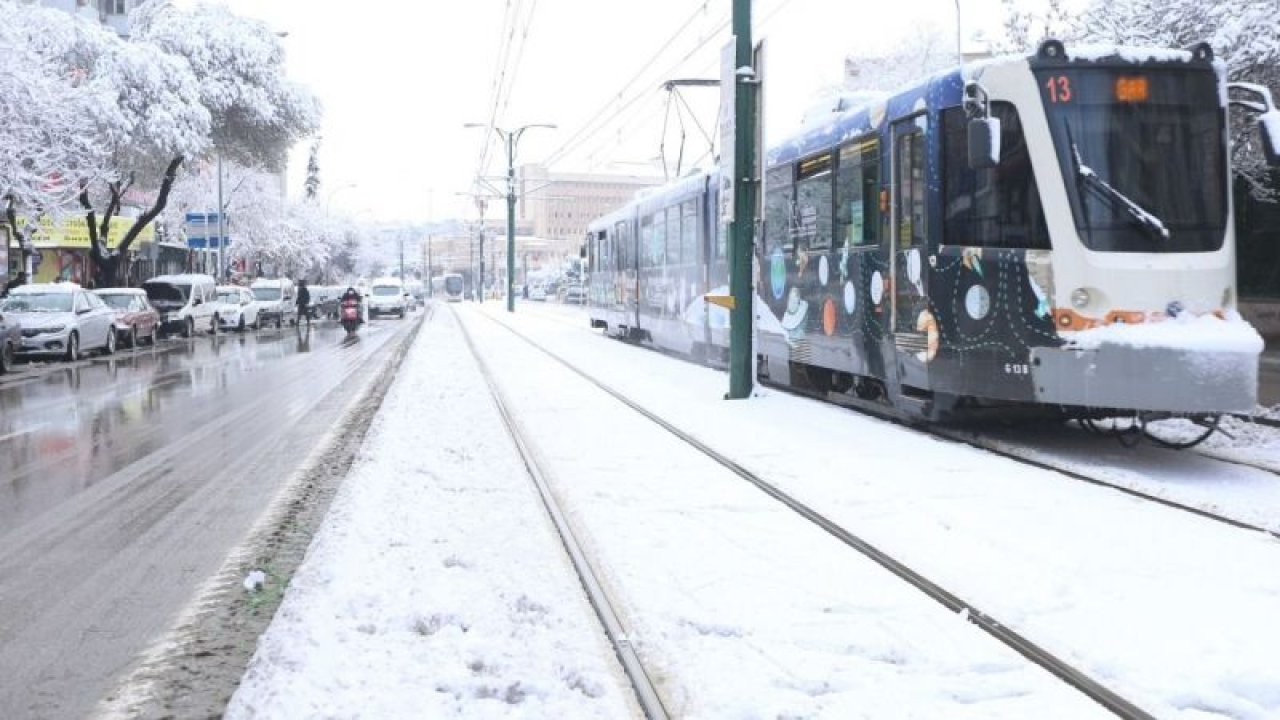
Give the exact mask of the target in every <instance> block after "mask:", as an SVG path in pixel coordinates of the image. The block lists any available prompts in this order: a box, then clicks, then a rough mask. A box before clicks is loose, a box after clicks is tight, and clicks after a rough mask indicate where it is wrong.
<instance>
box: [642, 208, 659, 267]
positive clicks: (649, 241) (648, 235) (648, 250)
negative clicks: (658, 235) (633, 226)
mask: <svg viewBox="0 0 1280 720" xmlns="http://www.w3.org/2000/svg"><path fill="white" fill-rule="evenodd" d="M639 252H640V267H642V268H651V267H653V266H654V265H656V264H657V263H655V262H654V261H653V218H652V217H643V218H640V248H639Z"/></svg>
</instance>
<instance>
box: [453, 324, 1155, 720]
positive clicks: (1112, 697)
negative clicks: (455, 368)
mask: <svg viewBox="0 0 1280 720" xmlns="http://www.w3.org/2000/svg"><path fill="white" fill-rule="evenodd" d="M484 317H485V318H486V319H488V320H490V321H492V322H493V323H494V324H496V325H499V326H501V327H502V328H503V329H505V330H507V331H509V332H510V333H511V334H512V335H514V336H515V337H517V338H519V339H520V340H522V341H523V342H525V343H527V344H528V345H529V346H531V347H533V348H534V349H536V350H537V351H539V352H540V353H542V354H543V355H545V356H547V357H548V358H550V359H552V360H553V361H555V363H557V364H559V365H561V366H562V367H564V368H566V369H567V370H569V371H570V372H571V373H573V374H574V375H576V376H578V377H580V378H581V379H583V380H584V381H586V382H587V383H589V384H590V385H592V386H594V387H596V388H598V389H599V390H601V391H603V392H604V393H606V394H607V395H609V396H611V397H613V398H614V399H616V400H618V401H619V402H620V403H622V404H623V405H626V406H627V407H628V408H630V409H631V410H633V411H635V412H636V413H638V414H639V415H640V416H642V417H644V418H645V419H646V420H648V421H650V422H652V423H653V424H655V425H657V426H658V427H660V428H662V429H663V430H665V431H666V432H668V433H670V434H671V435H672V436H674V437H676V438H678V439H679V440H680V441H682V442H683V443H684V444H686V445H688V446H689V447H691V448H693V449H695V450H697V451H698V452H699V453H702V454H703V455H704V456H706V457H707V458H709V459H710V460H712V461H713V462H715V463H717V464H718V465H720V466H722V467H723V468H725V469H727V470H728V471H730V472H731V473H733V474H734V475H737V476H738V477H739V478H741V479H743V480H745V481H746V482H748V483H749V484H751V485H752V486H754V487H755V488H757V489H758V490H760V491H761V492H763V493H764V494H766V495H767V496H769V497H770V498H772V499H774V500H776V501H778V502H779V503H781V504H782V505H783V506H785V507H786V508H788V509H789V510H791V511H793V512H794V513H795V514H797V515H799V516H800V517H802V518H804V519H805V520H807V521H809V522H810V523H812V524H813V525H814V526H816V527H818V528H819V529H821V530H822V531H823V532H825V533H827V534H828V535H830V536H832V537H834V538H835V539H836V540H838V541H840V542H841V543H843V544H845V545H847V546H848V547H850V548H852V549H854V550H856V551H857V552H858V553H860V554H862V555H863V556H864V557H866V558H867V559H869V560H871V561H872V562H874V563H876V564H877V565H879V566H880V567H882V568H884V569H885V570H887V571H889V572H890V573H892V574H893V575H894V576H896V577H897V578H899V579H901V580H902V581H904V582H906V583H907V584H909V585H910V586H912V587H913V588H915V589H916V590H918V591H919V592H921V593H923V594H924V595H925V596H927V597H928V598H930V599H931V600H933V601H935V602H936V603H938V604H940V605H942V606H943V607H945V608H946V609H948V610H950V611H952V612H955V613H958V614H960V615H961V616H962V617H964V618H966V619H967V620H968V621H970V622H971V623H973V624H974V625H976V626H977V627H978V628H980V629H981V630H983V631H984V632H985V633H987V634H988V635H989V636H991V637H992V638H994V639H995V640H997V641H998V642H1000V643H1001V644H1003V645H1005V646H1006V647H1008V648H1010V649H1012V650H1013V651H1015V652H1016V653H1018V654H1019V655H1021V656H1022V657H1024V658H1026V659H1027V660H1029V661H1030V662H1032V663H1034V664H1036V665H1038V666H1039V667H1041V668H1043V669H1044V670H1046V671H1047V672H1049V673H1050V674H1052V675H1053V676H1054V677H1056V678H1058V679H1059V680H1061V681H1063V682H1064V683H1066V684H1067V685H1069V686H1070V687H1072V688H1074V689H1076V690H1077V691H1079V692H1080V693H1082V694H1083V695H1084V696H1086V697H1088V698H1089V699H1091V700H1093V701H1094V702H1096V703H1098V704H1099V705H1101V706H1102V707H1104V708H1106V709H1107V710H1108V711H1110V712H1111V713H1113V714H1114V715H1115V716H1117V717H1122V718H1146V719H1150V718H1153V717H1154V716H1153V715H1151V714H1150V713H1148V712H1146V711H1145V710H1143V709H1142V708H1141V707H1139V706H1138V705H1137V704H1136V703H1134V702H1132V701H1130V700H1129V699H1127V698H1125V697H1123V696H1122V695H1120V694H1119V693H1118V692H1116V691H1115V690H1112V689H1111V688H1110V687H1108V686H1106V685H1105V684H1103V683H1102V682H1099V681H1098V680H1096V679H1094V678H1093V677H1091V676H1090V675H1089V674H1088V673H1086V672H1085V671H1083V670H1081V669H1079V668H1078V667H1076V666H1075V665H1073V664H1071V663H1069V662H1067V661H1066V660H1064V659H1062V658H1061V657H1059V656H1057V655H1055V654H1054V653H1052V652H1050V651H1048V650H1047V649H1045V648H1044V647H1042V646H1041V645H1039V644H1037V643H1036V642H1034V641H1033V640H1031V639H1030V638H1028V637H1026V636H1024V635H1023V634H1021V633H1019V632H1017V631H1016V630H1014V629H1012V627H1010V626H1009V625H1006V624H1005V623H1002V622H1001V621H999V620H998V619H997V618H995V617H993V616H991V615H990V614H988V613H986V612H984V611H983V610H981V609H979V608H977V607H975V606H974V605H973V604H972V603H970V602H967V601H966V600H965V599H963V598H961V597H960V596H959V595H958V594H956V593H953V592H951V591H950V590H948V589H947V588H946V587H944V586H943V585H941V584H939V583H937V582H934V581H933V580H931V579H929V578H928V577H926V576H925V575H924V574H922V573H920V572H918V571H916V570H914V569H913V568H912V567H910V566H909V565H907V564H906V563H903V562H901V561H899V560H898V559H896V558H895V557H893V555H891V554H890V553H888V552H885V551H883V550H881V549H880V548H878V547H877V546H876V545H874V544H872V543H871V542H868V541H867V540H865V539H864V538H862V537H860V536H858V535H856V534H854V533H852V532H850V531H849V530H848V529H846V528H845V527H843V526H841V525H840V524H839V523H837V522H835V521H833V520H831V519H830V518H828V517H827V516H825V515H823V514H822V513H820V512H818V511H817V510H815V509H814V508H813V507H811V506H809V505H807V504H805V503H804V502H802V501H801V500H799V499H798V498H797V497H796V496H794V495H792V494H790V493H788V492H786V491H785V490H783V489H782V488H781V487H780V486H779V485H777V484H774V483H771V482H769V481H768V480H766V479H764V478H763V477H761V476H760V475H759V474H757V473H754V472H752V471H751V470H749V469H747V468H746V467H744V466H743V465H742V464H741V463H739V462H737V461H735V460H734V459H733V458H730V457H728V456H727V455H725V454H723V453H721V452H719V451H717V450H716V449H714V448H712V447H711V446H709V445H708V444H706V443H704V442H702V441H701V440H699V439H698V438H697V437H695V436H693V435H692V434H690V433H687V432H685V431H684V430H682V429H680V428H679V427H677V426H676V425H675V424H673V423H671V422H670V421H668V420H666V419H665V418H663V417H662V416H660V415H659V414H657V413H655V412H653V411H651V410H649V409H648V408H646V407H645V406H644V405H642V404H641V403H639V402H637V401H635V400H634V399H632V398H631V397H629V396H627V395H626V394H625V393H623V392H620V391H619V390H617V389H615V388H614V387H612V386H610V385H609V384H608V383H605V382H603V381H601V380H600V379H598V378H596V377H595V376H593V375H592V374H591V373H589V372H587V371H585V370H583V369H582V368H581V367H579V366H578V365H576V364H574V363H573V362H571V361H569V360H567V359H565V358H564V357H562V356H561V355H559V354H557V353H556V352H554V351H552V350H550V349H548V348H547V347H546V346H544V345H543V344H541V343H539V342H537V341H536V340H534V339H533V338H531V337H529V336H528V335H526V334H525V333H522V332H521V331H519V330H517V329H516V328H514V327H512V326H511V325H510V324H508V323H505V322H502V321H501V320H498V319H497V318H495V317H493V316H491V315H488V314H484ZM549 319H552V320H556V321H559V319H558V318H549ZM467 337H468V340H467V342H468V344H469V345H470V343H471V341H470V337H469V335H468V336H467ZM471 350H472V352H473V354H475V356H476V358H477V361H478V362H479V363H480V364H481V367H482V372H484V373H485V376H486V381H487V382H489V383H490V388H491V390H492V391H493V393H494V397H495V401H497V402H498V403H499V405H500V406H501V400H500V395H499V392H500V391H499V390H498V389H497V387H496V386H494V385H493V380H492V378H491V376H490V375H489V373H488V370H487V369H485V367H484V361H483V359H482V358H481V357H480V355H479V353H478V352H476V350H475V347H474V346H471ZM503 416H504V418H506V417H507V416H508V414H507V413H506V411H505V410H504V411H503ZM509 427H511V425H510V421H509ZM516 432H517V431H516V430H515V429H514V428H513V429H512V433H513V437H515V433H516ZM517 444H521V443H520V441H519V440H518V439H517ZM521 452H522V453H524V452H525V450H524V448H523V445H522V449H521ZM531 475H535V472H534V471H533V470H532V469H531ZM540 492H543V494H544V498H546V497H547V496H548V495H549V491H544V490H543V488H542V487H540ZM575 564H576V560H575ZM593 604H594V600H593Z"/></svg>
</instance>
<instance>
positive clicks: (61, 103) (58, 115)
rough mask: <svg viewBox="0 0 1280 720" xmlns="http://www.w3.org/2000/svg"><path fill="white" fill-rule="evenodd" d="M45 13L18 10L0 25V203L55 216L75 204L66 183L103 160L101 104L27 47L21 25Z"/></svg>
mask: <svg viewBox="0 0 1280 720" xmlns="http://www.w3.org/2000/svg"><path fill="white" fill-rule="evenodd" d="M51 12H55V11H52V10H46V9H43V8H23V9H19V10H17V11H16V12H15V14H14V16H13V17H12V18H6V22H3V23H0V57H3V58H4V62H2V63H0V128H4V132H3V133H0V196H3V197H5V198H7V199H8V200H9V201H11V202H12V203H13V204H16V205H18V206H21V207H24V208H45V209H50V210H56V209H58V208H61V207H63V206H65V205H66V204H67V203H68V202H70V201H73V200H74V199H75V197H76V194H77V190H76V185H75V183H74V182H69V181H68V179H69V178H71V179H74V178H79V177H93V176H95V175H98V174H99V173H100V172H101V171H102V163H103V159H104V157H103V150H102V147H101V146H100V145H99V144H98V143H97V142H96V130H97V121H96V117H95V116H96V114H97V111H98V106H99V104H100V101H101V98H99V97H97V96H95V95H94V93H93V92H92V91H91V89H90V88H88V87H86V86H85V85H84V84H83V83H81V82H76V81H75V80H74V79H73V78H72V77H68V76H66V75H64V74H60V69H59V67H58V65H57V64H56V63H54V62H53V61H51V60H50V59H48V58H46V57H44V56H42V55H41V54H39V53H37V52H36V51H35V50H34V49H33V48H32V47H31V46H30V44H29V43H28V41H27V37H28V32H29V30H28V24H27V22H26V20H27V19H28V18H29V17H30V16H32V15H36V14H42V13H51ZM64 19H65V18H64Z"/></svg>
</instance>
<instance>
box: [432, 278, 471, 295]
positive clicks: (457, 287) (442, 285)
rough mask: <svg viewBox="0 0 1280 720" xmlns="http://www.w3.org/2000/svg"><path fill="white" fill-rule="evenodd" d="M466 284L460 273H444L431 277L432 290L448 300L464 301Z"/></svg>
mask: <svg viewBox="0 0 1280 720" xmlns="http://www.w3.org/2000/svg"><path fill="white" fill-rule="evenodd" d="M464 285H465V284H464V283H463V280H462V275H461V274H459V273H444V274H443V275H437V276H436V277H434V278H431V292H432V293H433V294H436V295H439V296H440V297H442V298H444V299H445V300H447V301H448V302H462V295H463V288H464Z"/></svg>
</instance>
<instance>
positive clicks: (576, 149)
mask: <svg viewBox="0 0 1280 720" xmlns="http://www.w3.org/2000/svg"><path fill="white" fill-rule="evenodd" d="M794 1H795V0H781V1H780V2H779V3H778V4H777V5H775V6H774V7H773V9H771V10H770V11H768V12H767V13H766V14H765V15H764V17H763V18H762V19H761V20H759V21H758V22H756V23H754V25H755V32H756V33H759V32H760V31H762V30H763V29H764V28H765V27H767V26H768V25H769V23H770V22H771V21H773V20H774V19H775V18H776V17H777V16H778V14H779V13H781V12H782V11H783V10H785V9H786V8H788V7H789V6H790V5H791V4H792V3H793V2H794ZM705 7H706V3H704V4H703V8H701V9H700V10H699V12H701V11H702V10H703V9H705ZM696 15H697V13H695V15H694V17H693V18H690V20H689V21H687V22H686V24H685V25H684V26H682V27H681V29H680V30H679V31H678V32H683V31H684V29H685V27H686V26H687V25H688V22H691V21H692V20H694V19H696ZM731 22H732V17H725V18H723V19H722V20H721V22H719V23H718V24H716V25H715V26H714V28H713V29H712V30H711V32H710V33H708V34H707V35H706V36H705V37H704V38H703V39H702V40H701V41H699V42H698V44H697V45H696V46H694V48H693V49H692V50H690V51H689V52H687V53H686V54H685V55H684V56H683V57H681V58H680V59H679V60H678V61H676V62H675V63H673V64H672V65H671V66H669V67H668V68H667V69H666V70H665V71H664V72H662V73H661V74H659V75H658V77H667V76H670V75H671V74H672V73H674V72H675V71H676V70H677V69H678V68H679V67H680V66H681V65H683V64H684V63H686V62H688V60H689V59H690V58H692V57H693V56H694V55H695V54H697V53H698V52H699V51H701V50H702V49H703V48H704V47H706V45H707V44H708V43H709V42H711V41H712V40H714V39H716V38H717V37H719V36H720V33H721V32H723V31H724V30H725V29H727V28H728V27H729V25H730V24H731ZM670 44H671V42H670V41H668V43H666V44H664V46H663V49H662V50H660V51H659V52H658V53H655V55H654V56H653V57H651V58H650V59H649V60H648V62H647V63H646V65H648V64H651V63H653V62H654V61H655V60H657V59H658V57H660V56H661V55H662V53H663V52H665V49H666V47H667V46H669V45H670ZM717 63H718V59H713V60H712V61H710V62H708V63H706V64H705V65H702V66H701V67H700V68H699V71H698V74H703V73H706V72H708V71H709V70H710V69H711V68H714V67H715V66H716V64H717ZM641 74H642V73H641ZM639 76H640V74H637V75H636V76H635V77H633V78H632V79H631V80H629V81H628V82H627V83H626V84H625V85H624V86H623V88H622V89H621V90H620V91H619V92H617V93H616V94H615V95H614V96H612V97H616V98H617V100H614V99H610V100H609V101H607V102H606V103H605V104H604V106H603V107H602V108H601V109H600V110H599V111H598V112H597V113H596V114H595V115H594V116H593V117H592V118H591V119H590V120H588V121H587V123H586V124H585V125H583V126H582V127H581V128H580V129H579V130H578V131H577V132H576V133H575V134H574V135H572V136H570V137H569V138H568V139H566V140H565V142H564V143H563V144H562V145H561V146H560V147H559V148H557V149H556V150H555V151H553V152H552V153H551V154H549V155H548V156H547V159H546V160H544V161H543V164H544V165H546V166H548V167H551V166H553V165H555V164H557V163H560V162H562V161H563V160H564V159H565V158H566V157H572V156H574V155H576V154H579V153H581V154H584V155H586V156H587V157H594V156H596V155H598V154H599V153H600V152H601V150H603V149H604V148H606V147H607V146H608V145H609V144H612V143H611V141H604V143H600V144H597V145H596V146H594V147H593V148H592V149H591V150H589V151H585V150H583V147H582V146H583V145H584V144H585V143H586V142H587V141H588V140H590V139H591V138H594V137H596V136H598V135H599V134H600V133H602V132H604V131H605V130H607V129H609V128H610V127H611V126H612V124H613V123H614V121H616V120H617V119H618V117H619V116H621V115H622V114H623V113H625V112H627V111H628V110H629V109H630V108H631V106H632V105H634V104H635V103H636V102H637V101H638V100H639V97H631V98H629V99H627V100H626V101H625V102H624V103H623V104H622V105H619V106H618V107H617V108H616V109H615V110H614V112H613V113H612V114H611V115H609V117H608V118H606V119H605V120H604V121H602V122H599V123H596V121H597V120H598V119H599V117H600V116H601V115H602V114H604V113H605V112H607V111H608V109H609V107H610V106H611V105H612V104H613V103H614V102H616V101H621V100H622V99H623V95H624V93H625V92H626V90H627V88H629V87H630V86H631V85H632V84H634V82H635V80H636V79H638V77H639ZM637 92H638V94H639V95H640V96H644V95H648V94H650V93H649V92H648V91H647V90H645V89H644V88H641V89H639V90H638V91H637ZM593 123H596V124H597V125H598V126H597V127H594V128H592V127H591V126H592V124H593ZM633 124H634V123H633ZM588 130H590V132H588ZM584 133H585V137H582V141H581V142H578V144H577V145H576V146H575V145H574V143H575V142H577V141H578V138H579V137H581V136H583V135H584ZM715 152H716V150H715V149H713V150H712V151H711V153H710V154H711V155H712V156H714V155H715ZM703 157H706V154H704V155H703Z"/></svg>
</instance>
